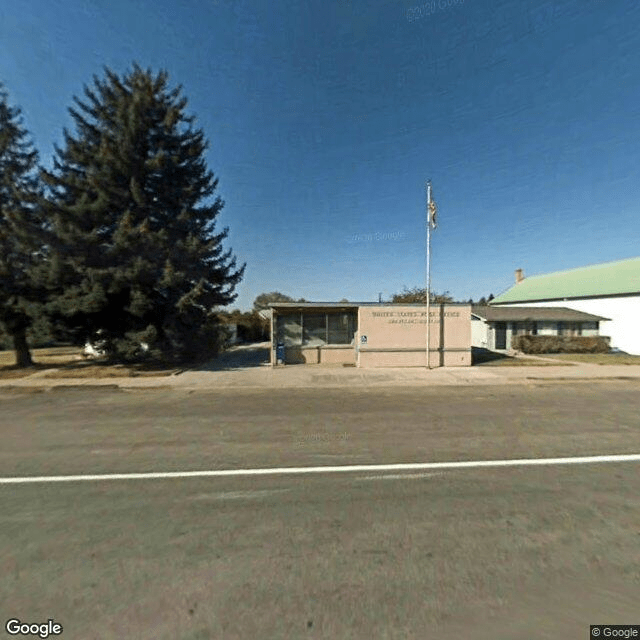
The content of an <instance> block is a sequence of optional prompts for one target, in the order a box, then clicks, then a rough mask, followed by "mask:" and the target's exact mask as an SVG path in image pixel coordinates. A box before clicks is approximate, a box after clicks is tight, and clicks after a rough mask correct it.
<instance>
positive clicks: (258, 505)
mask: <svg viewBox="0 0 640 640" xmlns="http://www.w3.org/2000/svg"><path fill="white" fill-rule="evenodd" d="M0 434H1V436H2V448H1V449H0V468H1V469H2V472H1V473H0V475H2V476H5V477H6V476H29V475H46V474H53V475H67V474H80V473H111V472H136V471H175V470H197V469H225V468H250V467H271V466H273V467H275V466H302V465H313V466H317V465H319V464H327V465H335V464H351V463H356V464H358V463H362V464H365V463H394V462H429V461H448V460H471V459H485V460H486V459H497V458H520V457H542V456H544V457H558V456H571V455H598V454H611V453H637V452H640V394H639V393H638V385H637V384H635V383H625V382H608V383H594V384H592V385H584V384H578V385H569V384H560V385H558V384H556V385H540V386H526V387H525V386H522V387H520V386H516V387H495V386H493V387H473V388H464V387H440V388H437V389H428V388H425V389H420V390H416V389H412V390H403V389H395V390H379V389H375V390H369V391H350V390H346V389H345V390H336V389H322V390H315V391H313V390H309V389H300V390H292V389H288V390H282V391H274V390H269V391H268V392H267V391H247V390H244V391H233V390H221V391H218V392H210V393H199V392H197V393H188V392H184V391H182V392H180V391H175V390H157V391H131V392H125V391H116V390H108V389H106V390H101V391H99V390H95V389H94V390H91V392H90V393H87V392H86V391H82V390H54V391H49V392H42V393H27V392H10V393H7V392H2V393H0ZM0 558H1V559H2V560H1V561H2V565H1V566H0V615H1V616H2V618H3V620H6V619H8V618H9V617H19V618H20V619H22V620H28V621H39V620H42V621H46V620H47V619H49V618H54V619H55V620H56V621H58V622H60V623H61V624H62V625H63V627H64V629H65V631H64V633H63V635H62V636H61V637H63V638H81V639H91V638H101V639H102V638H104V639H107V638H108V639H112V638H113V639H115V638H141V639H145V638H154V639H164V638H166V639H170V638H171V639H175V638H179V639H183V638H184V639H187V640H189V639H191V640H197V639H204V638H258V639H259V638H290V637H291V638H300V637H309V638H441V637H473V638H480V639H482V638H487V639H488V638H505V639H510V638H512V639H516V638H518V639H520V638H522V639H524V638H528V639H535V638H549V639H552V638H553V639H556V638H587V637H588V628H589V624H597V623H601V622H609V623H618V622H619V623H629V622H636V623H637V622H638V620H637V615H638V612H639V611H640V609H639V607H638V601H639V599H638V596H639V595H640V465H638V464H637V463H624V464H610V465H593V466H581V467H550V468H547V467H544V468H518V469H484V470H483V469H473V470H464V471H447V472H442V473H435V474H434V473H421V474H412V475H411V476H410V477H407V476H406V475H405V474H397V473H394V474H378V473H354V474H336V475H321V476H313V477H303V476H290V477H287V476H280V477H259V478H215V479H201V478H199V479H184V480H161V481H156V480H135V481H105V482H96V483H78V484H75V483H72V484H42V485H40V484H38V485H3V486H0ZM634 616H636V617H635V618H634ZM0 637H2V636H1V633H0ZM7 637H9V636H8V635H7Z"/></svg>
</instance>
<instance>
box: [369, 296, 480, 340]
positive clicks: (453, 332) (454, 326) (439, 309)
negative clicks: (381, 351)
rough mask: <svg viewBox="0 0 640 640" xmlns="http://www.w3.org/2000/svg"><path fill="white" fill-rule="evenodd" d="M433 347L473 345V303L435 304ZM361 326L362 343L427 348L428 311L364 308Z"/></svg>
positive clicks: (431, 331)
mask: <svg viewBox="0 0 640 640" xmlns="http://www.w3.org/2000/svg"><path fill="white" fill-rule="evenodd" d="M428 317H429V327H430V328H429V334H430V346H433V347H434V348H439V347H444V348H445V349H470V348H471V305H432V306H431V308H430V311H429V316H428ZM358 329H359V330H360V332H361V338H362V337H364V336H365V335H366V338H367V341H366V343H362V342H361V345H362V346H365V345H366V346H368V347H371V348H374V347H375V348H394V347H398V348H403V349H406V348H424V346H425V341H426V334H427V310H426V308H420V307H415V306H404V305H398V306H394V307H393V308H389V306H380V307H376V306H372V307H360V309H359V311H358Z"/></svg>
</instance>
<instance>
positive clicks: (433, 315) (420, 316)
mask: <svg viewBox="0 0 640 640" xmlns="http://www.w3.org/2000/svg"><path fill="white" fill-rule="evenodd" d="M371 317H372V318H383V319H385V320H386V322H387V323H388V324H427V312H426V311H372V312H371ZM441 317H444V318H459V317H460V312H459V311H445V312H444V313H442V314H441V313H440V311H430V312H429V324H431V323H439V322H440V318H441Z"/></svg>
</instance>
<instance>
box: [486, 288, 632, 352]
mask: <svg viewBox="0 0 640 640" xmlns="http://www.w3.org/2000/svg"><path fill="white" fill-rule="evenodd" d="M496 306H500V307H567V308H568V309H575V310H576V311H584V312H585V313H592V314H593V315H596V316H602V317H604V318H611V321H606V322H601V323H600V335H601V336H609V337H610V338H611V346H612V347H613V348H617V349H621V350H622V351H626V352H627V353H631V354H633V355H640V295H638V296H624V297H622V296H621V297H619V298H589V299H586V300H550V301H548V302H522V303H509V304H501V305H496Z"/></svg>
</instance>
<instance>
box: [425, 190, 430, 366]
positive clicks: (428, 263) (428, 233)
mask: <svg viewBox="0 0 640 640" xmlns="http://www.w3.org/2000/svg"><path fill="white" fill-rule="evenodd" d="M430 204H431V180H428V181H427V267H426V269H427V274H426V275H427V282H426V284H427V369H431V359H430V353H429V351H430V348H431V345H430V342H431V322H430V320H431V317H430V315H429V312H430V311H431V211H430V209H429V205H430Z"/></svg>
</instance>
